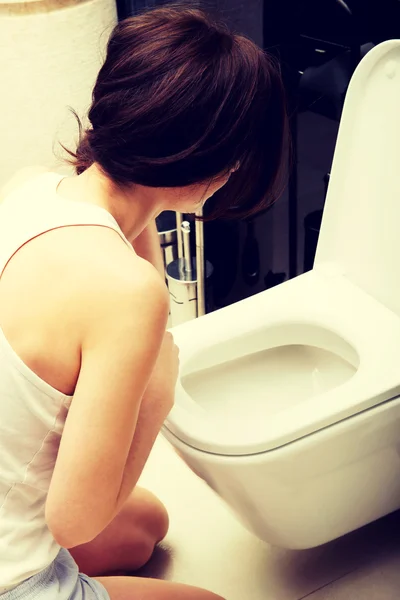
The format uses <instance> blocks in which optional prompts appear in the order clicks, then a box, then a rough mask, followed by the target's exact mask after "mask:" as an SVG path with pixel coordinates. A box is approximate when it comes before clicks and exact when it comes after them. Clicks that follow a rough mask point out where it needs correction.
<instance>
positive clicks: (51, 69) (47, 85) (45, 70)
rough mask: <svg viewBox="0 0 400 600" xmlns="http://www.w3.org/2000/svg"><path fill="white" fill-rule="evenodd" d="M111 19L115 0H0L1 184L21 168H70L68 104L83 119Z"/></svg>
mask: <svg viewBox="0 0 400 600" xmlns="http://www.w3.org/2000/svg"><path fill="white" fill-rule="evenodd" d="M116 21H117V14H116V6H115V0H87V1H76V0H62V1H56V0H31V1H28V2H15V1H11V2H10V1H9V2H7V3H5V2H4V1H2V0H0V81H1V94H0V131H1V150H0V186H1V185H3V184H4V183H5V182H6V181H7V180H8V179H9V178H10V177H11V176H12V175H13V173H14V172H15V171H17V170H18V169H20V168H22V167H27V166H32V165H43V166H46V167H48V168H49V169H58V170H59V171H60V172H67V171H68V170H69V168H68V167H66V166H65V164H63V162H62V160H61V157H62V156H63V151H62V150H61V149H60V147H59V142H60V141H61V142H62V143H64V144H65V145H67V146H68V147H69V146H71V147H72V148H74V147H75V143H76V140H77V136H78V130H77V126H76V122H75V119H74V118H73V116H72V115H71V113H70V112H69V110H68V107H69V106H71V107H73V108H74V109H75V110H76V111H77V113H78V114H79V115H80V116H81V117H85V115H86V113H87V110H88V108H89V106H90V102H91V92H92V88H93V85H94V82H95V80H96V77H97V73H98V71H99V69H100V66H101V64H102V62H103V60H104V56H105V46H106V43H107V40H108V37H109V34H110V31H111V29H112V27H113V26H114V25H115V23H116Z"/></svg>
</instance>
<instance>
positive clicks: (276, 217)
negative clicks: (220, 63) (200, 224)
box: [118, 0, 400, 308]
mask: <svg viewBox="0 0 400 600" xmlns="http://www.w3.org/2000/svg"><path fill="white" fill-rule="evenodd" d="M162 4H168V1H165V0H119V4H118V8H119V15H120V18H123V17H125V16H129V15H131V14H135V13H136V12H137V11H140V10H142V9H143V8H146V7H152V6H157V5H162ZM181 4H190V5H192V6H200V7H202V8H205V9H207V10H209V11H210V12H211V13H213V14H216V15H218V16H221V17H222V18H223V19H224V20H225V21H226V22H228V24H229V25H230V26H231V27H232V28H233V29H234V30H236V31H239V32H241V33H244V34H246V35H248V36H249V37H250V38H251V39H253V40H254V41H255V42H256V43H257V44H259V45H260V46H263V47H264V48H266V49H268V50H269V51H270V52H273V53H274V54H276V55H277V56H279V58H280V60H281V64H282V70H283V76H284V80H285V87H286V90H287V94H288V99H289V111H290V117H291V131H292V139H293V146H294V151H295V157H294V164H293V166H292V168H291V171H290V178H289V181H288V186H287V189H286V191H285V193H284V195H283V196H282V197H281V198H280V200H279V201H278V202H277V203H276V204H275V205H274V206H273V207H272V208H271V209H270V210H269V211H268V212H267V213H265V214H263V215H260V216H258V217H256V218H255V219H253V220H252V221H250V222H223V221H217V222H213V223H206V224H205V226H204V227H205V254H206V258H207V259H208V260H209V261H210V262H211V263H212V264H213V266H214V276H213V286H212V289H213V296H214V305H215V307H216V308H219V307H222V306H225V305H227V304H230V303H232V302H236V301H238V300H240V299H242V298H245V297H247V296H250V295H252V294H254V293H257V292H260V291H262V290H264V289H266V288H268V287H271V286H273V285H276V284H278V283H281V282H282V281H284V280H285V279H288V278H290V277H293V276H295V275H298V274H300V273H302V272H303V271H305V270H308V269H309V268H311V267H312V261H313V257H314V253H315V245H316V242H317V238H318V227H319V222H320V217H321V214H322V209H323V205H324V199H325V194H326V186H327V183H328V180H329V171H330V168H331V163H332V158H333V152H334V148H335V142H336V136H337V131H338V127H339V122H340V116H341V111H342V107H343V102H344V98H345V94H346V90H347V86H348V83H349V80H350V78H351V75H352V73H353V72H354V69H355V67H356V65H357V63H358V62H359V60H360V59H361V57H362V56H363V55H364V54H365V53H366V52H368V51H369V50H370V49H371V48H372V47H373V45H375V44H377V43H380V42H381V41H384V40H387V39H391V38H399V37H400V1H399V0H368V2H367V0H356V1H355V0H346V2H345V3H344V2H342V1H341V0H266V1H265V2H263V1H262V0H241V1H240V0H203V1H202V0H199V1H190V0H186V2H185V1H183V2H181ZM306 218H307V219H306ZM305 219H306V224H307V227H305Z"/></svg>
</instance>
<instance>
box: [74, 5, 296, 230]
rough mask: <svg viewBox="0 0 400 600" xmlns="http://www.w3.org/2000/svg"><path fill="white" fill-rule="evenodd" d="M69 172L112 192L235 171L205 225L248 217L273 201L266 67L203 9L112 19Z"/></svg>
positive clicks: (271, 108) (281, 129)
mask: <svg viewBox="0 0 400 600" xmlns="http://www.w3.org/2000/svg"><path fill="white" fill-rule="evenodd" d="M88 117H89V122H90V124H91V125H90V127H89V128H88V129H87V130H86V131H84V132H83V131H81V132H80V133H81V135H80V142H79V145H78V148H77V151H76V153H73V152H71V151H68V152H69V154H70V155H71V156H72V159H71V162H72V164H74V166H75V168H76V172H77V173H78V174H79V173H82V172H83V171H84V170H85V169H87V168H88V167H89V166H90V165H91V164H93V163H94V162H95V163H97V164H98V165H99V167H100V168H101V169H102V170H103V172H104V173H105V174H106V175H107V176H108V177H109V178H110V179H111V180H112V181H113V182H114V183H115V184H117V185H120V186H126V185H128V184H134V183H137V184H141V185H145V186H149V187H183V186H188V185H192V184H196V183H201V182H208V181H212V180H213V179H214V178H216V177H218V176H220V175H221V174H224V173H227V172H228V170H229V169H232V168H234V167H235V165H237V164H238V163H239V164H240V167H239V169H238V171H237V172H235V173H234V174H233V175H232V176H231V178H230V180H229V182H228V183H227V184H226V185H225V186H224V187H223V188H222V189H221V190H220V191H218V192H217V194H215V197H214V202H213V204H212V207H213V208H212V211H211V212H212V214H211V215H210V216H211V217H212V218H214V217H220V216H224V217H229V216H240V217H244V216H249V215H251V214H254V213H256V212H259V211H260V210H263V209H265V208H266V207H267V206H269V205H270V204H271V202H272V201H273V200H274V199H275V198H276V196H277V195H278V194H279V192H280V190H278V189H277V186H278V185H280V182H281V177H280V175H281V174H282V173H283V169H282V165H283V155H284V152H283V151H284V147H285V137H286V131H287V120H286V111H285V101H284V91H283V86H282V81H281V77H280V71H279V68H278V65H277V64H276V62H275V60H274V59H273V58H272V57H271V56H269V55H268V54H267V53H265V52H264V51H263V50H261V49H260V48H259V47H258V46H256V45H255V44H254V43H253V42H252V41H250V40H249V39H247V38H246V37H244V36H242V35H238V34H233V33H231V32H230V31H229V30H228V29H227V27H226V26H225V25H223V24H220V23H217V22H215V21H213V20H212V19H211V18H210V17H209V16H207V15H206V14H205V13H204V12H203V11H201V10H197V9H191V8H185V7H182V6H172V7H171V6H168V7H162V8H157V9H153V10H150V11H147V12H145V13H143V14H140V15H138V16H134V17H130V18H128V19H125V20H124V21H121V22H120V23H119V24H118V25H117V26H116V27H115V29H114V31H113V33H112V35H111V37H110V40H109V42H108V47H107V55H106V59H105V62H104V64H103V66H102V68H101V69H100V72H99V75H98V77H97V81H96V84H95V86H94V90H93V102H92V105H91V108H90V110H89V114H88Z"/></svg>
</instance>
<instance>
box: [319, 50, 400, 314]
mask: <svg viewBox="0 0 400 600" xmlns="http://www.w3.org/2000/svg"><path fill="white" fill-rule="evenodd" d="M399 157H400V41H399V40H391V41H388V42H384V43H383V44H380V45H379V46H376V47H375V48H374V49H372V50H371V51H370V52H368V54H367V55H366V56H365V57H364V58H363V60H362V61H361V63H360V64H359V66H358V68H357V69H356V72H355V73H354V75H353V78H352V80H351V83H350V86H349V89H348V92H347V95H346V101H345V105H344V109H343V114H342V118H341V123H340V128H339V134H338V138H337V144H336V149H335V155H334V160H333V166H332V171H331V176H330V181H329V188H328V194H327V199H326V203H325V207H324V214H323V219H322V225H321V230H320V235H319V241H318V248H317V253H316V259H315V263H314V267H315V266H317V267H318V266H319V265H320V264H324V263H329V262H331V263H335V264H339V265H341V267H342V269H343V273H345V274H346V277H348V278H349V279H350V280H351V281H352V282H354V283H355V284H356V285H358V286H360V287H361V288H362V289H364V290H365V291H366V292H368V293H369V294H371V295H372V296H373V297H374V298H376V299H377V300H378V301H379V302H381V303H382V304H384V305H385V306H387V307H388V308H389V309H390V310H393V311H394V312H396V314H398V315H400V285H398V280H399V258H398V251H397V250H398V238H399V224H400V168H399Z"/></svg>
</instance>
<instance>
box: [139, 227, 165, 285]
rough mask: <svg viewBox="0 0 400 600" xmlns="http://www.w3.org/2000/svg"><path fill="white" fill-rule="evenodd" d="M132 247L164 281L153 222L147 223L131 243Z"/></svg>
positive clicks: (161, 259) (158, 244)
mask: <svg viewBox="0 0 400 600" xmlns="http://www.w3.org/2000/svg"><path fill="white" fill-rule="evenodd" d="M132 246H133V248H134V250H135V252H136V254H138V255H139V256H140V257H141V258H144V259H145V260H147V261H148V262H150V263H151V264H152V265H153V266H154V267H155V268H156V269H157V271H158V272H159V273H160V275H161V277H162V278H163V279H165V272H164V260H163V256H162V251H161V246H160V240H159V236H158V231H157V226H156V222H155V221H152V222H151V223H149V225H147V227H146V228H145V229H144V230H143V231H142V233H141V234H140V235H138V237H137V238H136V239H134V240H133V241H132Z"/></svg>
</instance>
